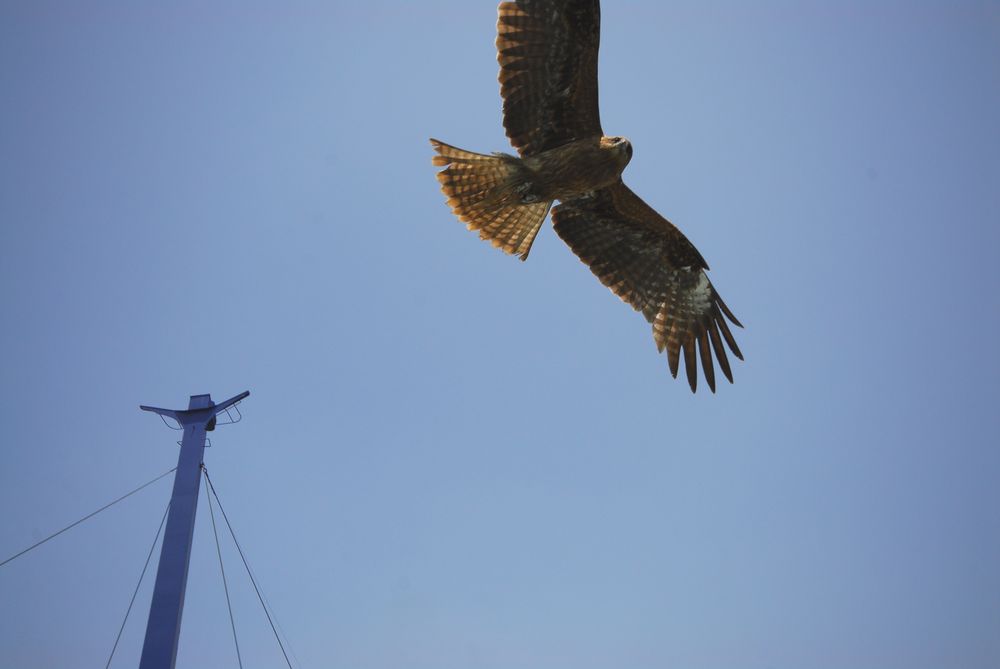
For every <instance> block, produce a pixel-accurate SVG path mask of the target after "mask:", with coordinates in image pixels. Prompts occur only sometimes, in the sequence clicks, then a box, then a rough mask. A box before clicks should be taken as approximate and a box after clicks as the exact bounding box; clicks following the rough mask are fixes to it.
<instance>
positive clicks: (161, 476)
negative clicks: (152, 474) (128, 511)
mask: <svg viewBox="0 0 1000 669" xmlns="http://www.w3.org/2000/svg"><path fill="white" fill-rule="evenodd" d="M176 469H177V467H174V468H173V469H171V470H170V471H166V472H163V473H162V474H160V475H159V476H157V477H156V478H155V479H153V480H152V481H148V482H146V483H143V484H142V485H141V486H139V487H138V488H136V489H135V490H132V491H131V492H127V493H125V494H124V495H122V496H121V497H119V498H118V499H116V500H115V501H113V502H108V503H107V504H105V505H104V506H102V507H101V508H100V509H98V510H97V511H94V512H93V513H89V514H87V515H86V516H84V517H83V518H81V519H80V520H78V521H76V522H75V523H71V524H69V525H67V526H66V527H64V528H62V529H61V530H59V531H58V532H55V533H53V534H50V535H49V536H47V537H45V538H44V539H42V540H41V541H39V542H37V543H35V544H32V545H31V546H28V547H27V548H25V549H24V550H23V551H21V552H20V553H16V554H15V555H11V556H10V557H9V558H7V559H6V560H4V561H3V562H0V567H2V566H4V565H5V564H7V563H8V562H11V561H13V560H16V559H17V558H19V557H21V556H22V555H24V554H25V553H27V552H28V551H30V550H33V549H35V548H38V547H39V546H41V545H42V544H44V543H45V542H46V541H48V540H49V539H55V538H56V537H58V536H59V535H60V534H62V533H63V532H65V531H66V530H69V529H72V528H74V527H76V526H77V525H79V524H80V523H82V522H83V521H85V520H87V519H89V518H93V517H94V516H96V515H97V514H99V513H100V512H101V511H104V510H105V509H107V508H110V507H112V506H114V505H115V504H117V503H118V502H120V501H122V500H123V499H125V498H126V497H131V496H132V495H134V494H135V493H137V492H139V491H140V490H142V489H143V488H145V487H146V486H149V485H152V484H153V483H156V482H157V481H159V480H160V479H162V478H163V477H164V476H166V475H167V474H170V473H172V472H174V471H175V470H176Z"/></svg>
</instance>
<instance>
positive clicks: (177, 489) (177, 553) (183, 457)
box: [139, 390, 250, 669]
mask: <svg viewBox="0 0 1000 669" xmlns="http://www.w3.org/2000/svg"><path fill="white" fill-rule="evenodd" d="M249 394H250V391H249V390H247V391H245V392H242V393H240V394H239V395H236V396H235V397H231V398H229V399H228V400H226V401H225V402H222V403H221V404H215V403H214V402H212V396H211V395H192V396H191V400H190V402H189V403H188V408H187V410H186V411H185V410H176V411H175V410H173V409H159V408H157V407H147V406H140V407H139V408H140V409H142V410H143V411H152V412H153V413H156V414H159V415H160V416H166V417H168V418H173V419H174V420H175V421H177V423H178V424H179V425H180V426H181V428H182V429H183V430H184V438H183V439H182V441H181V453H180V456H179V457H178V458H177V473H176V474H174V491H173V495H172V496H171V498H170V513H169V515H168V516H167V528H166V531H165V532H164V534H163V547H162V548H161V549H160V565H159V567H158V568H157V571H156V585H155V586H154V587H153V601H152V604H150V607H149V621H148V622H147V623H146V640H145V642H144V643H143V646H142V659H141V660H140V661H139V669H173V667H174V662H176V660H177V641H178V639H179V638H180V633H181V614H182V613H183V611H184V589H185V587H186V585H187V574H188V564H189V563H190V561H191V542H192V539H193V538H194V517H195V512H196V511H197V510H198V488H199V486H200V484H201V463H202V457H203V455H204V453H205V439H206V434H205V433H206V432H210V431H211V430H214V429H215V422H216V416H217V415H218V414H219V413H220V412H223V411H225V410H226V409H229V408H230V407H232V406H233V405H234V404H236V403H237V402H239V401H240V400H243V399H245V398H246V397H247V396H248V395H249Z"/></svg>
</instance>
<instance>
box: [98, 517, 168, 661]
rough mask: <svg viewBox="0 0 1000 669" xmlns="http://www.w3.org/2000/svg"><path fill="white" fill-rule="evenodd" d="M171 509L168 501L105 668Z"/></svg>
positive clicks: (120, 636) (115, 648) (112, 654)
mask: <svg viewBox="0 0 1000 669" xmlns="http://www.w3.org/2000/svg"><path fill="white" fill-rule="evenodd" d="M168 511H170V502H169V501H168V502H167V508H166V509H164V510H163V518H161V519H160V527H159V528H158V529H157V530H156V536H155V537H153V545H152V546H150V547H149V555H147V556H146V564H144V565H142V573H141V574H139V582H138V583H136V584H135V591H134V592H133V593H132V599H131V600H129V603H128V608H127V609H125V618H124V619H123V620H122V626H121V627H119V628H118V636H116V637H115V645H114V646H112V647H111V655H109V656H108V663H107V664H105V665H104V669H108V667H110V666H111V660H112V659H113V658H114V656H115V650H117V649H118V642H119V641H121V638H122V632H123V631H125V623H126V622H127V621H128V614H129V613H131V612H132V605H133V604H135V596H136V595H138V594H139V587H140V586H141V585H142V579H143V578H145V576H146V570H147V569H148V568H149V560H150V559H151V558H152V557H153V551H154V550H155V549H156V542H158V541H159V540H160V533H161V532H163V524H164V523H165V522H167V512H168Z"/></svg>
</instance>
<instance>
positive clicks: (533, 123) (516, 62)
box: [430, 0, 743, 392]
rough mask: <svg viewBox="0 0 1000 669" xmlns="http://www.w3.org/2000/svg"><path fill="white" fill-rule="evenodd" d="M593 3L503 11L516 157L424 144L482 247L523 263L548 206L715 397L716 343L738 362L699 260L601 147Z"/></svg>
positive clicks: (576, 247) (536, 4)
mask: <svg viewBox="0 0 1000 669" xmlns="http://www.w3.org/2000/svg"><path fill="white" fill-rule="evenodd" d="M600 12H601V9H600V3H599V1H598V0H517V1H515V2H501V3H500V6H499V8H498V13H499V18H498V20H497V39H496V46H497V60H498V61H499V62H500V76H499V79H500V96H501V97H502V98H503V125H504V128H505V129H506V132H507V137H508V138H509V139H510V142H511V144H512V145H513V146H514V148H515V149H517V151H518V154H519V155H520V157H515V156H513V155H509V154H505V153H493V154H490V155H486V154H481V153H472V152H471V151H465V150H462V149H459V148H456V147H454V146H450V145H448V144H445V143H444V142H441V141H438V140H436V139H431V140H430V141H431V145H432V146H433V147H434V150H435V151H436V152H437V155H435V156H434V160H433V163H434V165H437V166H439V167H444V168H445V169H443V170H441V171H440V172H438V173H437V179H438V181H439V182H440V183H441V190H442V192H443V193H444V194H445V196H446V197H447V198H448V205H449V206H450V207H451V210H452V212H454V214H455V215H456V216H457V217H458V218H459V219H460V220H461V221H463V222H464V223H465V224H466V226H467V227H468V228H469V229H470V230H478V231H479V236H480V238H482V239H486V240H489V241H490V242H491V243H492V244H493V246H495V247H498V248H500V249H502V250H503V251H505V252H506V253H509V254H515V255H517V256H519V257H520V258H521V260H526V259H527V257H528V253H529V251H531V244H532V242H534V240H535V235H537V234H538V230H539V228H541V226H542V222H543V221H544V220H545V217H546V215H547V214H548V212H549V209H550V207H552V204H553V202H555V201H556V200H558V201H559V204H558V205H556V206H555V207H554V208H552V224H553V227H554V228H555V231H556V233H557V234H558V235H559V236H560V237H561V238H562V240H563V241H565V242H566V243H567V244H568V245H569V247H570V249H572V250H573V252H574V253H575V254H576V255H577V256H578V257H579V258H580V260H582V261H583V262H584V263H585V264H586V265H588V266H589V267H590V269H591V271H592V272H593V273H594V274H595V275H596V276H597V278H598V279H600V280H601V282H602V283H603V284H604V285H605V286H607V287H608V288H610V289H611V291H612V292H614V293H615V294H616V295H617V296H618V297H620V298H621V299H622V300H623V301H625V302H627V303H628V304H630V305H631V306H632V307H633V308H635V309H636V310H637V311H640V312H642V315H643V316H645V317H646V320H647V321H649V322H650V323H651V324H652V327H653V339H654V341H655V342H656V346H657V348H658V349H659V350H660V351H661V352H662V351H663V350H664V349H666V352H667V362H668V365H669V367H670V373H671V374H673V376H674V377H675V378H676V376H677V369H678V366H679V363H680V355H681V352H682V351H683V354H684V366H685V369H686V373H687V379H688V384H689V385H690V386H691V391H692V392H694V391H695V390H696V389H697V386H698V370H697V362H696V358H697V357H699V356H700V358H701V365H702V370H703V371H704V374H705V380H706V381H707V383H708V386H709V388H711V389H712V392H715V367H714V364H713V358H712V353H713V351H714V353H715V357H716V358H717V359H718V364H719V367H720V368H721V369H722V373H723V374H724V375H725V376H726V378H727V379H728V380H729V382H730V383H732V381H733V373H732V369H731V368H730V365H729V359H728V358H727V357H726V350H725V347H724V346H723V342H725V344H726V345H728V347H729V350H730V351H732V353H733V354H734V355H735V356H736V357H737V358H740V359H741V360H742V359H743V355H742V353H740V349H739V347H738V346H737V345H736V340H735V339H734V338H733V335H732V332H731V331H730V329H729V326H728V325H727V324H726V319H727V318H728V319H729V320H730V321H731V322H732V323H733V324H735V325H737V326H739V327H743V326H742V325H741V324H740V322H739V321H738V320H737V319H736V317H735V316H734V315H733V313H732V312H731V311H730V310H729V308H728V307H727V306H726V303H725V302H723V301H722V298H721V297H719V294H718V293H717V292H716V290H715V288H714V287H713V286H712V282H711V281H709V279H708V275H707V274H706V273H705V270H707V269H708V263H706V262H705V259H704V258H702V256H701V254H700V253H699V252H698V249H696V248H695V247H694V245H693V244H692V243H691V242H689V241H688V239H687V237H685V236H684V235H683V234H682V233H681V231H680V230H678V229H677V228H676V227H675V226H674V225H673V224H672V223H670V221H668V220H667V219H665V218H664V217H662V216H660V215H659V214H658V213H657V212H656V211H655V210H654V209H653V208H652V207H650V206H649V205H648V204H646V203H645V202H643V201H642V200H641V199H639V196H638V195H636V194H635V193H633V192H632V191H631V190H630V189H629V187H628V186H626V185H625V183H624V182H623V181H622V171H623V170H624V169H625V166H626V165H628V163H629V160H631V158H632V144H631V143H630V142H629V141H628V139H626V138H625V137H614V136H606V135H605V134H604V131H603V130H602V129H601V119H600V112H599V108H598V101H597V51H598V46H599V44H600V23H601V17H600Z"/></svg>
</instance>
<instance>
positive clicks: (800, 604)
mask: <svg viewBox="0 0 1000 669" xmlns="http://www.w3.org/2000/svg"><path fill="white" fill-rule="evenodd" d="M495 18H496V10H495V3H494V2H493V0H476V1H475V2H472V1H470V0H448V1H443V0H440V1H425V2H420V3H416V2H402V1H400V2H387V1H382V2H365V3H329V2H318V1H317V2H312V3H303V2H281V3H277V2H275V3H259V2H242V1H241V2H217V3H202V2H197V3H196V2H186V1H182V2H175V3H159V4H155V5H154V3H135V2H124V1H122V2H110V1H95V2H89V3H71V2H57V3H52V2H43V1H39V0H32V1H30V2H21V1H14V2H11V1H8V2H5V3H3V4H2V6H0V87H2V88H0V90H2V96H3V103H2V105H0V156H2V159H0V313H2V327H0V344H2V349H0V350H2V351H3V353H2V364H0V367H2V370H3V371H2V374H0V420H2V422H3V426H4V431H3V438H2V443H0V456H2V457H0V509H2V510H3V512H2V516H0V559H2V558H3V557H6V556H7V555H9V554H11V553H14V552H16V551H17V550H19V549H21V548H23V547H24V546H25V545H27V544H29V543H31V542H32V541H34V540H37V539H39V538H41V537H43V536H45V534H47V533H48V532H50V531H53V530H55V529H58V528H59V527H62V526H63V525H65V524H67V523H69V522H71V521H72V520H75V519H76V518H78V517H79V516H81V515H83V514H84V513H87V512H89V511H91V510H93V509H96V508H97V507H99V506H100V505H102V504H104V503H105V502H107V501H109V500H110V499H112V498H114V497H115V496H116V495H118V494H121V493H122V492H125V491H127V490H129V489H130V488H132V487H133V486H135V485H138V484H140V483H142V482H144V481H146V480H149V479H151V478H153V477H154V476H155V475H157V474H159V473H161V472H163V471H166V470H167V469H169V468H170V467H172V466H173V465H174V464H175V459H176V454H177V448H176V446H174V440H175V439H176V438H177V436H176V433H174V432H170V431H169V430H167V429H166V428H164V427H163V425H162V424H161V423H160V422H159V421H158V420H157V419H156V418H155V417H153V416H151V415H149V414H143V413H141V412H140V411H139V410H138V405H139V404H140V403H143V404H155V405H160V406H167V407H178V408H181V407H185V406H186V404H187V398H188V396H189V395H191V394H195V393H206V392H210V393H212V394H213V397H214V398H215V399H216V400H221V399H224V398H226V397H228V396H230V395H233V394H235V393H237V392H239V391H242V390H244V389H247V388H248V389H250V390H251V391H252V393H253V394H252V396H251V397H250V398H249V400H247V401H246V402H245V403H244V405H243V407H242V408H243V409H244V415H245V416H246V419H245V420H244V421H243V422H242V423H240V424H239V425H236V426H232V427H228V428H221V429H219V430H218V431H216V432H215V433H214V434H213V442H214V446H213V447H212V448H211V449H210V450H209V451H208V452H207V456H206V463H207V465H208V467H209V469H210V471H211V472H212V475H213V478H214V480H215V482H216V486H217V488H218V489H219V493H220V495H221V496H222V500H223V503H224V504H225V505H226V510H227V511H228V513H229V515H230V518H231V520H232V521H233V523H234V525H235V528H236V531H237V534H238V536H239V538H240V540H241V541H242V543H243V545H244V548H245V549H246V552H247V555H248V557H249V559H250V561H251V565H252V566H253V568H254V570H255V572H256V574H257V575H258V576H259V578H260V581H261V584H262V585H263V588H264V591H265V593H266V595H267V597H268V599H269V600H270V602H271V604H272V605H273V607H274V610H275V611H276V613H277V616H278V621H279V622H280V624H281V626H282V627H283V628H284V630H285V632H286V633H287V636H288V638H289V639H290V640H291V644H292V648H293V649H294V652H295V655H296V657H297V658H298V663H297V665H296V666H303V667H342V668H344V669H348V668H364V669H399V668H406V669H513V668H519V669H535V668H537V669H607V668H610V667H623V668H627V669H647V668H648V669H654V668H656V669H660V668H662V667H686V668H700V669H728V668H731V667H741V668H760V669H764V668H775V669H792V668H795V669H803V668H805V669H824V668H829V669H842V668H844V667H850V668H852V669H867V668H871V669H893V668H899V669H904V668H905V669H921V668H928V669H929V668H939V667H961V668H963V669H980V668H981V669H986V668H988V667H996V666H998V665H1000V569H998V567H997V565H1000V483H998V481H1000V476H998V474H1000V450H998V440H997V434H998V433H1000V419H998V409H997V399H998V390H997V382H998V379H1000V354H998V350H997V343H996V342H997V330H998V320H1000V297H998V295H1000V291H998V289H1000V269H998V264H997V252H998V250H1000V227H998V226H1000V123H998V119H1000V4H998V3H997V2H890V1H888V0H874V1H872V0H865V1H864V2H861V1H857V2H808V1H807V2H760V3H753V6H752V7H751V6H750V4H748V3H744V2H721V1H720V2H700V1H699V2H690V3H681V2H626V1H623V2H606V3H605V7H604V10H603V35H602V51H601V61H600V71H601V108H602V119H603V122H604V128H605V130H606V131H607V132H609V133H610V134H623V135H626V136H628V137H630V139H631V140H632V142H633V144H634V146H635V157H634V159H633V160H632V163H631V165H630V166H629V167H628V169H627V171H626V173H625V179H626V181H627V183H628V184H629V185H630V186H632V188H633V189H634V190H636V191H637V192H638V193H639V194H640V195H641V196H642V197H644V198H645V199H646V200H647V201H648V202H649V203H650V204H652V205H653V206H655V207H656V208H657V209H658V210H659V211H660V212H662V213H663V214H664V215H666V216H667V217H668V218H670V219H671V220H673V221H674V222H675V223H676V224H678V225H679V226H680V227H681V228H682V229H683V230H684V232H685V233H686V234H687V235H688V236H689V237H690V238H691V240H692V241H693V242H694V243H695V244H696V245H697V246H698V248H699V250H700V251H701V252H702V254H703V255H704V256H705V258H706V259H707V260H708V262H709V264H710V265H711V266H712V272H711V278H712V280H713V281H714V283H715V285H716V286H717V287H718V289H719V291H720V292H721V294H722V295H723V297H724V298H725V300H726V301H727V303H728V304H729V305H730V306H731V307H732V308H733V310H734V311H735V313H736V314H737V316H739V317H740V319H741V320H742V321H743V323H744V324H745V325H746V326H747V327H746V329H745V330H743V331H739V332H738V333H737V337H738V339H739V342H740V346H741V347H742V349H743V351H744V353H745V354H746V362H745V363H738V364H737V365H736V367H735V369H734V372H735V376H736V384H735V385H733V386H730V385H728V384H725V383H724V384H723V386H722V387H721V388H720V390H719V392H718V393H717V394H716V395H712V394H710V393H707V392H704V391H703V390H702V391H699V393H698V394H697V395H692V394H691V393H690V391H689V389H688V387H687V384H686V383H685V382H684V381H683V380H682V379H677V380H674V379H672V378H671V377H670V375H669V372H668V370H667V361H666V358H665V357H664V356H660V355H657V353H656V349H655V346H654V344H653V341H652V338H651V335H650V330H649V326H648V325H647V324H646V323H645V321H644V320H643V319H642V317H641V316H640V315H638V314H636V313H635V312H633V311H632V310H631V309H630V308H628V307H627V306H626V305H624V304H623V303H621V302H620V301H619V300H618V299H617V298H615V297H614V296H613V295H611V293H610V292H609V291H608V290H607V289H606V288H604V287H603V286H601V285H600V283H599V282H598V281H597V280H596V279H595V278H594V277H593V276H592V275H591V274H590V272H589V271H588V270H587V269H586V268H585V267H584V266H583V265H582V264H581V263H580V262H579V261H578V260H577V259H576V258H575V256H573V254H572V253H571V252H570V250H569V249H568V248H567V247H566V246H565V245H564V244H563V243H562V242H561V241H560V240H559V239H558V237H557V236H556V235H555V234H554V233H553V232H552V230H551V228H550V227H549V226H546V227H545V228H543V230H542V232H541V234H540V236H539V239H538V241H537V242H536V244H535V247H534V249H533V251H532V254H531V258H530V260H529V261H528V262H526V263H523V264H522V263H520V262H518V261H517V260H515V259H512V258H510V257H507V256H504V255H503V254H501V253H500V252H498V251H496V250H494V249H492V248H491V247H490V246H489V245H488V244H486V243H483V242H480V241H479V240H478V239H477V236H476V235H475V234H472V233H469V232H467V231H466V230H465V229H464V226H462V225H461V224H460V223H458V222H457V221H456V220H455V219H454V218H453V217H452V215H451V214H450V213H449V211H448V209H447V207H446V206H445V203H444V201H443V198H442V197H441V195H440V193H439V192H438V185H437V182H436V181H435V179H434V168H433V167H432V166H431V164H430V158H431V153H432V152H431V148H430V146H429V145H428V143H427V138H428V137H430V136H434V137H440V138H441V139H443V140H445V141H448V142H450V143H454V144H456V145H458V146H462V147H467V148H470V149H473V150H479V151H494V150H509V146H508V145H507V143H506V141H505V138H504V135H503V129H502V126H501V123H500V100H499V94H498V85H497V82H496V74H497V64H496V61H495V54H494V47H493V39H494V30H495V28H494V24H495ZM168 496H169V484H168V483H167V481H166V480H164V481H161V482H160V483H158V484H156V485H155V486H152V487H150V488H149V489H147V490H145V491H143V492H142V493H140V494H139V495H136V496H135V497H133V498H130V499H129V500H128V501H127V502H124V503H123V504H121V505H118V506H116V507H114V508H113V509H111V510H109V511H107V512H105V513H103V514H101V515H99V516H98V517H96V518H95V519H93V520H91V521H89V522H88V523H86V524H84V525H82V526H80V527H77V528H75V529H74V530H72V531H71V532H68V533H66V534H65V535H63V536H61V537H59V538H58V539H56V540H54V541H52V542H50V543H48V544H46V545H45V546H43V547H41V548H39V549H37V550H36V551H34V552H32V553H30V554H28V555H26V556H25V557H23V558H20V559H19V560H17V561H15V562H12V563H10V564H8V565H7V566H5V567H3V568H0V665H3V666H10V667H82V666H103V663H104V662H105V660H106V658H107V654H108V652H109V650H110V646H111V644H112V642H113V641H114V636H115V633H116V631H117V628H118V625H119V624H120V622H121V618H122V615H123V613H124V610H125V607H126V605H127V604H128V599H129V597H130V595H131V592H132V589H133V587H134V586H135V583H136V580H137V578H138V573H139V570H140V569H141V566H142V562H143V559H144V558H145V554H146V551H147V550H148V548H149V544H150V542H151V540H152V537H153V534H154V533H155V531H156V526H157V523H158V522H159V518H160V514H161V513H162V510H163V508H164V505H165V503H166V501H167V498H168ZM206 510H207V506H205V504H204V499H203V500H202V507H201V511H203V512H204V511H206ZM214 551H215V549H214V546H213V545H212V535H211V526H210V523H209V522H208V517H207V515H201V516H200V518H199V524H198V527H197V529H196V539H195V550H194V557H193V561H192V571H191V578H190V582H189V592H188V598H187V608H186V610H185V617H184V623H185V627H184V633H183V634H182V637H181V645H180V656H179V664H178V666H184V667H224V666H236V664H235V655H234V652H233V650H232V641H231V638H230V636H229V635H230V633H229V627H228V625H229V623H228V620H227V617H226V609H225V600H224V597H223V592H222V585H221V582H220V580H219V576H218V565H217V563H216V558H215V553H214ZM226 557H227V572H228V573H229V576H230V579H231V582H230V583H231V589H232V590H233V591H234V607H235V610H236V616H237V621H236V622H237V627H238V630H239V631H240V632H241V635H242V636H241V642H242V644H243V652H244V658H245V659H246V661H247V666H248V667H249V666H265V665H266V666H279V665H280V663H281V658H280V655H279V654H278V651H277V649H276V647H275V645H274V643H273V641H272V640H271V639H270V638H269V634H270V632H269V629H268V627H267V624H266V621H265V620H264V618H263V616H262V614H261V613H260V611H259V609H257V608H255V607H254V605H253V604H254V600H253V593H252V590H250V589H249V585H248V583H247V581H246V579H245V578H242V577H241V575H240V570H239V563H238V561H237V558H236V556H235V555H234V554H233V553H232V551H231V549H228V548H226ZM149 586H150V582H147V583H146V584H145V586H144V588H143V590H142V592H141V593H140V596H139V600H138V602H137V605H136V606H137V608H136V610H135V612H134V613H133V618H131V619H130V621H129V624H128V626H127V627H126V630H125V635H124V639H123V643H122V646H121V647H120V649H119V651H118V654H117V655H116V660H115V663H114V664H113V665H112V666H135V663H136V661H137V658H138V655H139V649H140V646H141V642H142V634H143V628H144V624H145V616H146V613H147V610H148V602H149V591H150V590H149Z"/></svg>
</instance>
